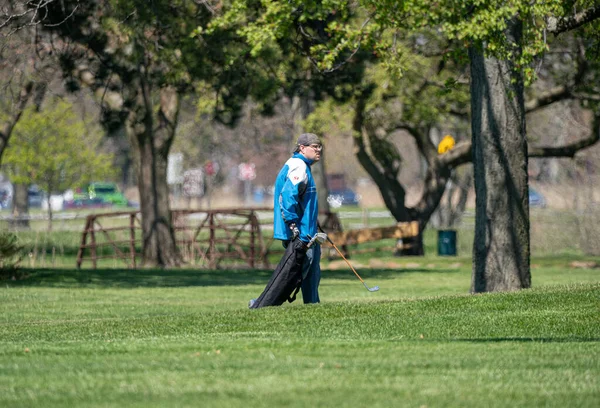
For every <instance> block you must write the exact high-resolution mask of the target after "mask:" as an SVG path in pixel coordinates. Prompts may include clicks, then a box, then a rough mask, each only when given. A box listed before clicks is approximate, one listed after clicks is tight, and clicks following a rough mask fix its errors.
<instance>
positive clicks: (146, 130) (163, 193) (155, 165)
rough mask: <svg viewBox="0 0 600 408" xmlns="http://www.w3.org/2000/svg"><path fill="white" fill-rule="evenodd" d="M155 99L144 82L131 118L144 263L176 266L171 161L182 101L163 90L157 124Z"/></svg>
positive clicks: (161, 91)
mask: <svg viewBox="0 0 600 408" xmlns="http://www.w3.org/2000/svg"><path fill="white" fill-rule="evenodd" d="M151 97H152V96H151V95H150V90H149V89H148V84H147V83H144V81H141V86H140V92H139V94H138V97H137V98H136V106H135V108H134V109H133V110H132V111H131V112H130V115H129V118H128V134H129V138H130V140H131V143H132V146H134V147H135V148H134V149H133V151H134V152H135V162H136V169H137V175H138V188H139V192H140V211H141V214H142V240H143V264H144V265H155V266H160V267H175V266H179V265H180V264H181V263H182V260H181V256H180V254H179V252H178V250H177V245H176V242H175V233H174V230H173V226H172V222H171V211H170V208H169V188H168V185H167V158H168V154H169V149H170V147H171V143H172V142H173V139H174V136H175V127H176V124H177V117H178V115H179V102H180V101H179V95H178V94H177V91H176V90H175V89H174V88H172V87H165V88H162V89H161V90H160V107H159V111H158V120H156V121H155V120H154V117H153V105H152V103H151ZM155 122H156V123H155Z"/></svg>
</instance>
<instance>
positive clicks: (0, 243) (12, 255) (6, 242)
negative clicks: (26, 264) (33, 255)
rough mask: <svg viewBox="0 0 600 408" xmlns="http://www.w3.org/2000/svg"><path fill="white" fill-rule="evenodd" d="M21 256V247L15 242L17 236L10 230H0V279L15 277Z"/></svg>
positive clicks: (17, 275)
mask: <svg viewBox="0 0 600 408" xmlns="http://www.w3.org/2000/svg"><path fill="white" fill-rule="evenodd" d="M22 257H23V248H22V247H21V246H20V245H19V244H18V242H17V236H16V235H15V234H13V233H11V232H0V280H3V279H17V278H20V277H22V276H21V275H20V274H19V271H18V268H19V263H20V262H21V259H22Z"/></svg>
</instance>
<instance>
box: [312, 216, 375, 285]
mask: <svg viewBox="0 0 600 408" xmlns="http://www.w3.org/2000/svg"><path fill="white" fill-rule="evenodd" d="M319 229H321V228H320V227H319ZM321 232H323V230H322V229H321ZM327 241H328V242H329V243H330V244H331V245H332V246H333V247H334V248H335V250H336V251H337V253H338V254H340V256H341V257H342V259H343V260H344V261H346V263H347V264H348V266H349V267H350V269H352V272H354V274H355V275H356V277H357V278H358V280H359V281H361V282H362V284H363V285H365V288H367V290H368V291H369V292H377V291H378V290H379V286H373V287H372V288H370V287H369V286H367V284H366V282H365V281H364V280H363V278H361V277H360V275H359V274H358V273H357V272H356V270H355V269H354V267H353V266H352V264H351V263H350V262H349V261H348V260H347V259H346V257H345V256H344V254H342V251H340V250H339V249H338V247H337V246H336V245H335V244H334V243H333V241H332V240H331V238H329V237H327Z"/></svg>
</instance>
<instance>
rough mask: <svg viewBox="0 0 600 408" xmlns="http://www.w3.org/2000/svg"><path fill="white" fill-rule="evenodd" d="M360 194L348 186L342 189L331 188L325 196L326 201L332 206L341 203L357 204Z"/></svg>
mask: <svg viewBox="0 0 600 408" xmlns="http://www.w3.org/2000/svg"><path fill="white" fill-rule="evenodd" d="M360 199H361V196H360V194H356V193H355V192H354V191H352V190H351V189H349V188H345V189H343V190H331V191H329V195H328V196H327V202H328V203H329V205H330V206H331V207H333V208H339V207H341V206H343V205H359V204H360Z"/></svg>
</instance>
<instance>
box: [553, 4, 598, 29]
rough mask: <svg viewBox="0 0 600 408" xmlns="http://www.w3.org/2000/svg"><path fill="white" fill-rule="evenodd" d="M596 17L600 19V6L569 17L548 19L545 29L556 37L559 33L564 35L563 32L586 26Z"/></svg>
mask: <svg viewBox="0 0 600 408" xmlns="http://www.w3.org/2000/svg"><path fill="white" fill-rule="evenodd" d="M598 17H600V6H593V7H590V8H589V9H586V10H583V11H580V12H579V13H575V14H573V15H571V16H565V17H561V18H556V17H550V18H549V19H548V25H547V28H546V29H547V30H548V32H549V33H552V34H555V35H558V34H560V33H564V32H565V31H570V30H574V29H575V28H578V27H581V26H582V25H584V24H587V23H589V22H590V21H593V20H595V19H597V18H598Z"/></svg>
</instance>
